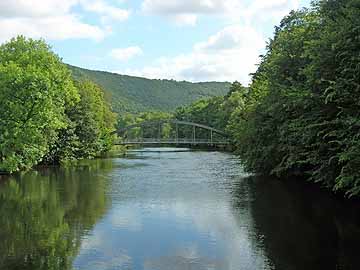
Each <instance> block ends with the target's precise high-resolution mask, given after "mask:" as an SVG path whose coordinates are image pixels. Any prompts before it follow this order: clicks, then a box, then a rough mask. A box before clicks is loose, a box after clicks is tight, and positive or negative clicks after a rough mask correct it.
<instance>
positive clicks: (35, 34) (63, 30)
mask: <svg viewBox="0 0 360 270" xmlns="http://www.w3.org/2000/svg"><path fill="white" fill-rule="evenodd" d="M0 29H1V30H0V41H5V40H8V39H10V38H12V37H14V36H16V35H20V34H21V35H25V36H27V37H32V38H45V39H51V40H63V39H75V38H77V39H79V38H86V39H94V40H96V41H99V40H102V39H103V38H104V37H105V35H106V30H104V29H101V28H100V27H98V26H93V25H89V24H86V23H82V22H81V21H80V20H79V18H78V17H77V16H74V15H62V16H53V17H44V18H36V19H34V18H5V19H0Z"/></svg>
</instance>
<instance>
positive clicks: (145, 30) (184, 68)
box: [0, 0, 310, 85]
mask: <svg viewBox="0 0 360 270" xmlns="http://www.w3.org/2000/svg"><path fill="white" fill-rule="evenodd" d="M309 6H310V0H0V43H3V42H6V41H8V40H9V39H10V38H12V37H15V36H17V35H19V34H22V35H25V36H26V37H31V38H36V39H38V38H43V39H45V40H46V42H47V43H49V44H50V45H51V46H52V49H53V50H54V51H55V53H57V54H58V55H59V56H60V57H61V58H62V59H63V61H64V62H65V63H68V64H72V65H76V66H80V67H83V68H88V69H95V70H103V71H109V72H114V73H119V74H127V75H134V76H140V77H146V78H151V79H174V80H187V81H192V82H199V81H230V82H233V81H240V82H241V83H243V84H244V85H247V84H248V83H249V82H250V79H251V77H250V75H249V74H250V73H252V72H254V71H256V65H257V63H258V62H259V55H260V54H261V53H263V52H264V49H265V46H266V42H267V41H268V40H269V38H271V37H272V36H273V32H274V26H275V25H278V24H279V22H280V21H281V19H282V17H283V16H285V15H286V14H288V13H289V12H290V11H291V10H292V9H298V8H301V7H309Z"/></svg>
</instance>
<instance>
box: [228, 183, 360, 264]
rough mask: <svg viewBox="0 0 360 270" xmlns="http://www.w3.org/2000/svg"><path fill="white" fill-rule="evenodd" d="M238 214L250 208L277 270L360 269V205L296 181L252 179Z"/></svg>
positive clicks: (239, 191) (240, 188) (242, 188)
mask: <svg viewBox="0 0 360 270" xmlns="http://www.w3.org/2000/svg"><path fill="white" fill-rule="evenodd" d="M233 196H234V198H235V199H234V201H233V203H234V208H235V209H236V208H243V207H244V205H245V204H247V205H248V207H249V208H250V213H251V216H252V218H253V221H254V229H255V230H256V231H257V233H256V235H257V236H256V239H255V242H262V243H263V248H264V250H265V252H266V255H267V257H268V258H269V259H270V261H271V262H272V264H273V266H274V269H280V270H282V269H284V270H303V269H327V270H330V269H349V270H353V269H360V260H359V247H358V246H359V243H360V205H359V202H358V201H352V202H350V201H345V200H342V199H339V198H336V197H334V196H331V194H329V192H328V191H325V190H320V189H317V188H316V187H315V188H314V187H313V186H312V185H310V184H304V183H299V182H296V181H293V182H289V183H284V182H281V181H278V180H275V179H268V178H264V177H249V178H246V179H244V181H242V182H241V183H238V185H237V188H236V189H235V191H234V193H233Z"/></svg>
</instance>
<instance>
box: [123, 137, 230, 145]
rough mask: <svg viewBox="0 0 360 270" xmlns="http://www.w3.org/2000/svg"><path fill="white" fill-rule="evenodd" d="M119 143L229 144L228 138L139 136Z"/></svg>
mask: <svg viewBox="0 0 360 270" xmlns="http://www.w3.org/2000/svg"><path fill="white" fill-rule="evenodd" d="M118 144H209V145H214V144H229V141H227V140H216V139H213V140H209V139H208V140H205V139H196V140H192V139H183V138H178V139H176V138H169V139H163V138H162V139H159V138H137V139H125V140H122V141H119V142H118Z"/></svg>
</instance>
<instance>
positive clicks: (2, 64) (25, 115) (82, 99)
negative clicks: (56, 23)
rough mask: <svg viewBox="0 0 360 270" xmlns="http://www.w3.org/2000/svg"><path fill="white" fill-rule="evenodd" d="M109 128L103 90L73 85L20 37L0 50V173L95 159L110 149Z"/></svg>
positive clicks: (45, 50)
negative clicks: (87, 158) (56, 163)
mask: <svg viewBox="0 0 360 270" xmlns="http://www.w3.org/2000/svg"><path fill="white" fill-rule="evenodd" d="M114 124H115V118H114V115H113V113H112V112H111V111H110V107H109V106H108V104H107V103H106V102H105V100H104V97H103V94H102V90H101V89H99V88H98V87H97V86H95V85H94V84H93V83H89V82H83V83H77V84H76V85H75V84H74V82H73V80H72V76H71V72H70V71H69V70H68V68H67V67H66V65H64V64H63V63H62V62H61V60H60V58H59V57H58V56H56V55H55V54H54V53H53V52H52V51H51V49H50V48H49V46H48V45H47V44H46V43H45V42H44V41H41V40H32V39H26V38H24V37H22V36H20V37H17V38H15V39H12V40H10V41H9V42H8V43H5V44H3V45H1V46H0V172H14V171H17V170H19V169H27V168H31V167H32V166H34V165H36V164H38V163H39V162H41V161H47V160H53V161H54V160H57V161H61V160H62V159H67V158H68V157H72V158H73V157H75V158H82V157H91V156H94V155H95V154H96V153H99V152H101V151H105V150H107V149H108V148H109V146H110V145H111V138H110V132H111V131H112V130H113V126H114ZM85 149H86V150H85ZM45 156H46V158H45V160H44V157H45Z"/></svg>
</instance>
